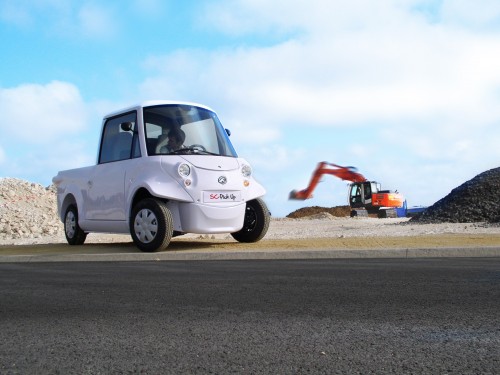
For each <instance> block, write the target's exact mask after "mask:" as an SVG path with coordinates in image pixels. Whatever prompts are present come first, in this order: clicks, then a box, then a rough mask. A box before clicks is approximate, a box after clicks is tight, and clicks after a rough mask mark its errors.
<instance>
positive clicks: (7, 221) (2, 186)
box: [0, 178, 64, 240]
mask: <svg viewBox="0 0 500 375" xmlns="http://www.w3.org/2000/svg"><path fill="white" fill-rule="evenodd" d="M54 235H61V236H63V237H64V231H63V225H62V223H61V222H60V221H59V218H58V215H57V203H56V192H55V189H54V188H53V187H52V186H49V187H48V188H44V187H43V186H42V185H39V184H34V183H30V182H27V181H23V180H20V179H16V178H0V240H2V239H18V238H19V239H29V238H41V237H45V236H54Z"/></svg>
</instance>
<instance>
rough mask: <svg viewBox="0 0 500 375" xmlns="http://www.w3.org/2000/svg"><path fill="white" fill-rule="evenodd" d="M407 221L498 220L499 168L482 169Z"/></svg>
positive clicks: (497, 221)
mask: <svg viewBox="0 0 500 375" xmlns="http://www.w3.org/2000/svg"><path fill="white" fill-rule="evenodd" d="M410 222H418V223H445V222H446V223H474V222H490V223H499V222H500V167H499V168H494V169H490V170H489V171H486V172H483V173H481V174H479V175H477V176H476V177H474V178H473V179H471V180H469V181H467V182H465V183H463V184H462V185H460V186H459V187H457V188H455V189H453V190H452V191H451V192H450V194H448V195H447V196H446V197H444V198H442V199H440V200H439V201H437V202H436V203H434V204H433V205H432V206H430V207H428V208H427V209H426V210H425V211H424V212H422V213H421V214H419V215H417V216H415V217H413V218H412V219H411V220H410Z"/></svg>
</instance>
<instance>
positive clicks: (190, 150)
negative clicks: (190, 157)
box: [168, 147, 220, 156]
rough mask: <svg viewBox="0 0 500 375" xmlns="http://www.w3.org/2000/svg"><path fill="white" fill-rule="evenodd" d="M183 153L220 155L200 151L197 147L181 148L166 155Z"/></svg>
mask: <svg viewBox="0 0 500 375" xmlns="http://www.w3.org/2000/svg"><path fill="white" fill-rule="evenodd" d="M183 153H188V154H191V153H193V154H202V155H214V156H220V154H216V153H214V152H210V151H207V150H202V149H201V148H199V147H183V148H180V149H178V150H174V151H171V152H169V153H168V155H177V154H183Z"/></svg>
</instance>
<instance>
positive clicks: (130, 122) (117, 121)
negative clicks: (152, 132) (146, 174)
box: [99, 112, 140, 164]
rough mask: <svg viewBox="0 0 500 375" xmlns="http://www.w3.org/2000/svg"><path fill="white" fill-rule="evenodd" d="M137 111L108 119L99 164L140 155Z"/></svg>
mask: <svg viewBox="0 0 500 375" xmlns="http://www.w3.org/2000/svg"><path fill="white" fill-rule="evenodd" d="M135 129H136V113H135V112H131V113H127V114H125V115H122V116H118V117H113V118H111V119H108V120H107V121H106V123H105V124H104V128H103V134H102V140H101V151H100V154H99V164H102V163H109V162H113V161H118V160H125V159H130V158H131V157H133V158H134V157H139V156H140V149H139V140H138V137H137V132H136V131H135Z"/></svg>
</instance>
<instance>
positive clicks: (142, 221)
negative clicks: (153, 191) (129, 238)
mask: <svg viewBox="0 0 500 375" xmlns="http://www.w3.org/2000/svg"><path fill="white" fill-rule="evenodd" d="M134 232H135V235H136V236H137V238H138V239H139V240H140V241H141V242H142V243H149V242H151V241H153V240H154V239H155V237H156V233H158V220H157V218H156V215H155V214H154V212H153V211H151V210H148V209H147V208H144V209H142V210H140V211H139V212H138V213H137V215H135V220H134Z"/></svg>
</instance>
